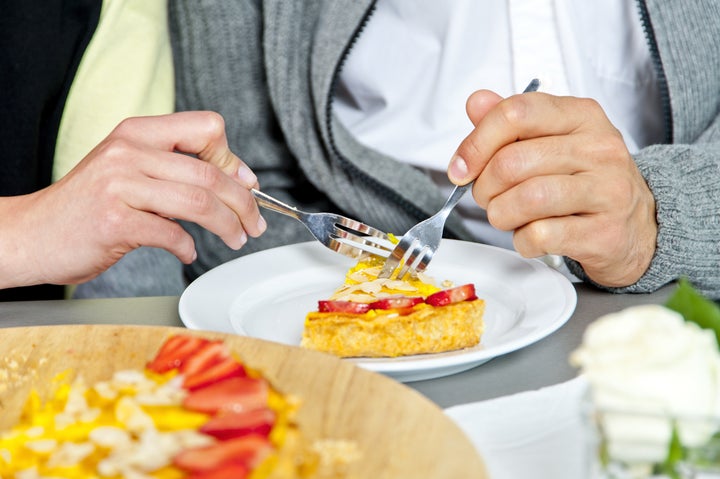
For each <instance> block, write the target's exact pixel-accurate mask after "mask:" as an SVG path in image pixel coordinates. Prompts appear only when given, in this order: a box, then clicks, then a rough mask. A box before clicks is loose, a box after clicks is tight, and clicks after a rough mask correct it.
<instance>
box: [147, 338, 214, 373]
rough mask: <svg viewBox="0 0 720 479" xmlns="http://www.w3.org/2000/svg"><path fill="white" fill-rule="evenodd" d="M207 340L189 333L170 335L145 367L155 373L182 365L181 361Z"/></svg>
mask: <svg viewBox="0 0 720 479" xmlns="http://www.w3.org/2000/svg"><path fill="white" fill-rule="evenodd" d="M208 342H209V340H207V339H205V338H200V337H198V336H192V335H189V334H177V335H175V336H171V337H170V338H168V339H167V341H165V343H163V345H162V346H161V347H160V350H159V351H158V353H157V354H156V355H155V358H154V359H153V360H152V361H151V362H149V363H148V364H147V368H148V369H149V370H151V371H154V372H156V373H166V372H168V371H171V370H173V369H176V368H179V367H180V366H182V364H183V362H184V361H185V360H186V359H187V358H189V357H190V356H191V355H192V354H193V353H195V352H196V351H197V350H199V349H200V348H201V347H203V346H204V345H205V344H206V343H208Z"/></svg>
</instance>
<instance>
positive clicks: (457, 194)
mask: <svg viewBox="0 0 720 479" xmlns="http://www.w3.org/2000/svg"><path fill="white" fill-rule="evenodd" d="M473 184H475V180H473V181H471V182H470V183H468V184H467V185H463V186H456V187H455V188H454V189H453V190H452V193H450V197H449V198H448V199H447V201H446V202H445V205H444V206H443V207H442V211H445V212H446V213H445V216H447V215H448V214H449V213H450V211H451V210H452V209H453V208H455V205H456V204H458V202H459V201H460V199H461V198H462V197H463V196H464V195H465V193H467V191H468V190H471V189H472V187H473Z"/></svg>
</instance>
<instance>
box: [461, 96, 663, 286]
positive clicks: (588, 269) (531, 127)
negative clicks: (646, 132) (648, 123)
mask: <svg viewBox="0 0 720 479" xmlns="http://www.w3.org/2000/svg"><path fill="white" fill-rule="evenodd" d="M467 113H468V116H469V117H470V120H471V121H472V123H473V124H474V125H475V128H474V130H473V131H472V132H471V133H470V134H469V135H468V136H467V137H466V138H465V139H464V140H463V141H462V143H461V144H460V146H459V147H458V150H457V152H456V154H455V156H454V157H453V159H452V160H451V163H450V166H449V168H448V176H449V177H450V179H451V181H453V182H454V183H457V184H465V183H467V182H469V181H471V180H473V179H475V178H476V180H475V185H474V187H473V196H474V198H475V201H476V202H477V203H478V204H479V205H480V206H481V207H483V208H485V209H486V210H487V215H488V220H489V221H490V223H491V224H492V225H493V226H495V227H496V228H498V229H500V230H505V231H510V230H514V235H513V243H514V246H515V249H516V250H517V251H518V252H519V253H520V254H522V255H523V256H525V257H538V256H542V255H545V254H556V255H562V256H568V257H570V258H573V259H575V260H576V261H578V262H579V263H580V264H581V265H582V267H583V269H584V270H585V273H586V274H587V275H588V277H589V278H590V279H592V280H593V281H595V282H597V283H598V284H602V285H605V286H610V287H621V286H627V285H630V284H632V283H634V282H636V281H637V280H638V279H639V278H640V277H641V276H642V274H643V273H644V272H645V271H646V270H647V268H648V266H649V265H650V261H651V259H652V257H653V255H654V253H655V245H656V237H657V221H656V219H655V199H654V197H653V195H652V192H651V191H650V188H649V187H648V186H647V183H646V182H645V180H644V178H643V177H642V175H641V174H640V171H639V170H638V168H637V166H636V165H635V163H634V161H633V158H632V156H631V155H630V153H629V152H628V150H627V147H626V146H625V143H624V142H623V139H622V135H621V134H620V132H619V131H618V130H617V129H616V128H615V127H614V126H613V125H612V124H611V123H610V121H609V120H608V118H607V116H606V115H605V113H604V112H603V110H602V108H601V107H600V106H599V105H598V104H597V103H596V102H595V101H593V100H590V99H581V98H574V97H557V96H552V95H548V94H544V93H525V94H522V95H515V96H512V97H509V98H507V99H502V98H501V97H499V96H498V95H496V94H495V93H493V92H490V91H487V90H480V91H477V92H475V93H474V94H473V95H471V96H470V98H469V99H468V102H467Z"/></svg>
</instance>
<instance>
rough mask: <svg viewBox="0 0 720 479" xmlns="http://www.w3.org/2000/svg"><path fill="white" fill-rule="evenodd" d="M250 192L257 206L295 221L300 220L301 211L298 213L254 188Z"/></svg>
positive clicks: (293, 208)
mask: <svg viewBox="0 0 720 479" xmlns="http://www.w3.org/2000/svg"><path fill="white" fill-rule="evenodd" d="M250 191H251V192H252V194H253V196H254V197H255V201H257V204H258V205H259V206H262V207H263V208H267V209H269V210H272V211H277V212H278V213H282V214H284V215H287V216H290V217H292V218H295V219H296V220H299V219H300V216H301V215H302V211H300V210H299V209H297V208H295V207H293V206H290V205H288V204H285V203H283V202H282V201H280V200H278V199H276V198H273V197H272V196H270V195H268V194H266V193H263V192H262V191H260V190H256V189H255V188H252V189H251V190H250Z"/></svg>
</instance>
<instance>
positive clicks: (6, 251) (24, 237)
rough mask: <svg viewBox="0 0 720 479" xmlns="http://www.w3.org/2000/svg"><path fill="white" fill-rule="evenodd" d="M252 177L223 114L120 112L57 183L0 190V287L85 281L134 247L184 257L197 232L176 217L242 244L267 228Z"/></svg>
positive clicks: (230, 242) (190, 251) (189, 255)
mask: <svg viewBox="0 0 720 479" xmlns="http://www.w3.org/2000/svg"><path fill="white" fill-rule="evenodd" d="M190 155H193V156H190ZM257 186H258V184H257V178H256V177H255V175H254V174H253V173H252V171H251V170H250V169H249V168H248V167H247V166H246V165H245V164H244V163H243V162H242V161H241V160H240V159H239V158H238V157H237V156H235V155H234V154H233V153H232V152H231V151H230V150H229V148H228V144H227V138H226V136H225V124H224V121H223V119H222V117H221V116H220V115H218V114H216V113H212V112H183V113H175V114H171V115H163V116H156V117H143V118H131V119H128V120H125V121H123V122H122V123H121V124H120V125H119V126H118V127H117V128H116V129H115V130H114V131H113V132H112V133H111V134H110V135H109V136H108V137H107V138H106V139H105V140H103V141H102V142H101V143H100V144H99V145H98V146H97V147H96V148H95V149H93V150H92V151H91V152H90V153H89V154H88V156H87V157H85V158H84V159H83V160H82V161H81V162H80V163H79V164H78V165H77V166H76V167H75V168H74V169H73V170H72V171H70V172H69V173H68V174H67V175H66V176H65V177H63V178H62V179H60V180H59V181H57V182H56V183H55V184H53V185H51V186H49V187H47V188H45V189H43V190H40V191H38V192H35V193H33V194H29V195H25V196H18V197H12V198H0V218H2V221H1V222H0V232H1V234H0V237H1V238H0V287H9V286H22V285H29V284H37V283H56V284H72V283H79V282H83V281H87V280H89V279H91V278H93V277H95V276H97V275H98V274H100V273H101V272H103V271H104V270H106V269H107V268H109V267H110V266H111V265H113V264H114V263H115V262H116V261H118V260H119V259H120V258H121V257H122V256H123V255H124V254H125V253H127V252H129V251H131V250H132V249H134V248H137V247H139V246H152V247H158V248H164V249H166V250H168V251H170V252H171V253H173V254H175V255H176V256H177V257H178V258H179V259H180V260H182V261H183V262H185V263H190V262H192V261H193V260H194V259H195V257H196V253H195V245H194V241H193V239H192V237H191V236H190V235H189V234H188V233H187V232H186V231H185V230H184V229H183V228H182V227H181V226H180V225H179V224H178V223H177V222H176V221H174V219H182V220H187V221H192V222H195V223H198V224H200V225H202V226H203V227H205V228H207V229H208V230H210V231H212V232H213V233H215V234H217V235H218V236H220V237H221V238H222V239H223V241H224V242H225V243H226V244H227V245H228V246H230V247H232V248H235V249H238V248H240V247H242V246H243V244H245V242H246V241H247V235H248V234H249V235H250V236H253V237H255V236H259V235H260V234H262V233H263V231H264V229H265V222H264V220H263V219H262V217H261V216H260V213H259V211H258V208H257V205H256V203H255V200H254V198H253V196H252V194H251V192H250V191H249V189H250V188H253V187H257Z"/></svg>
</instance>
